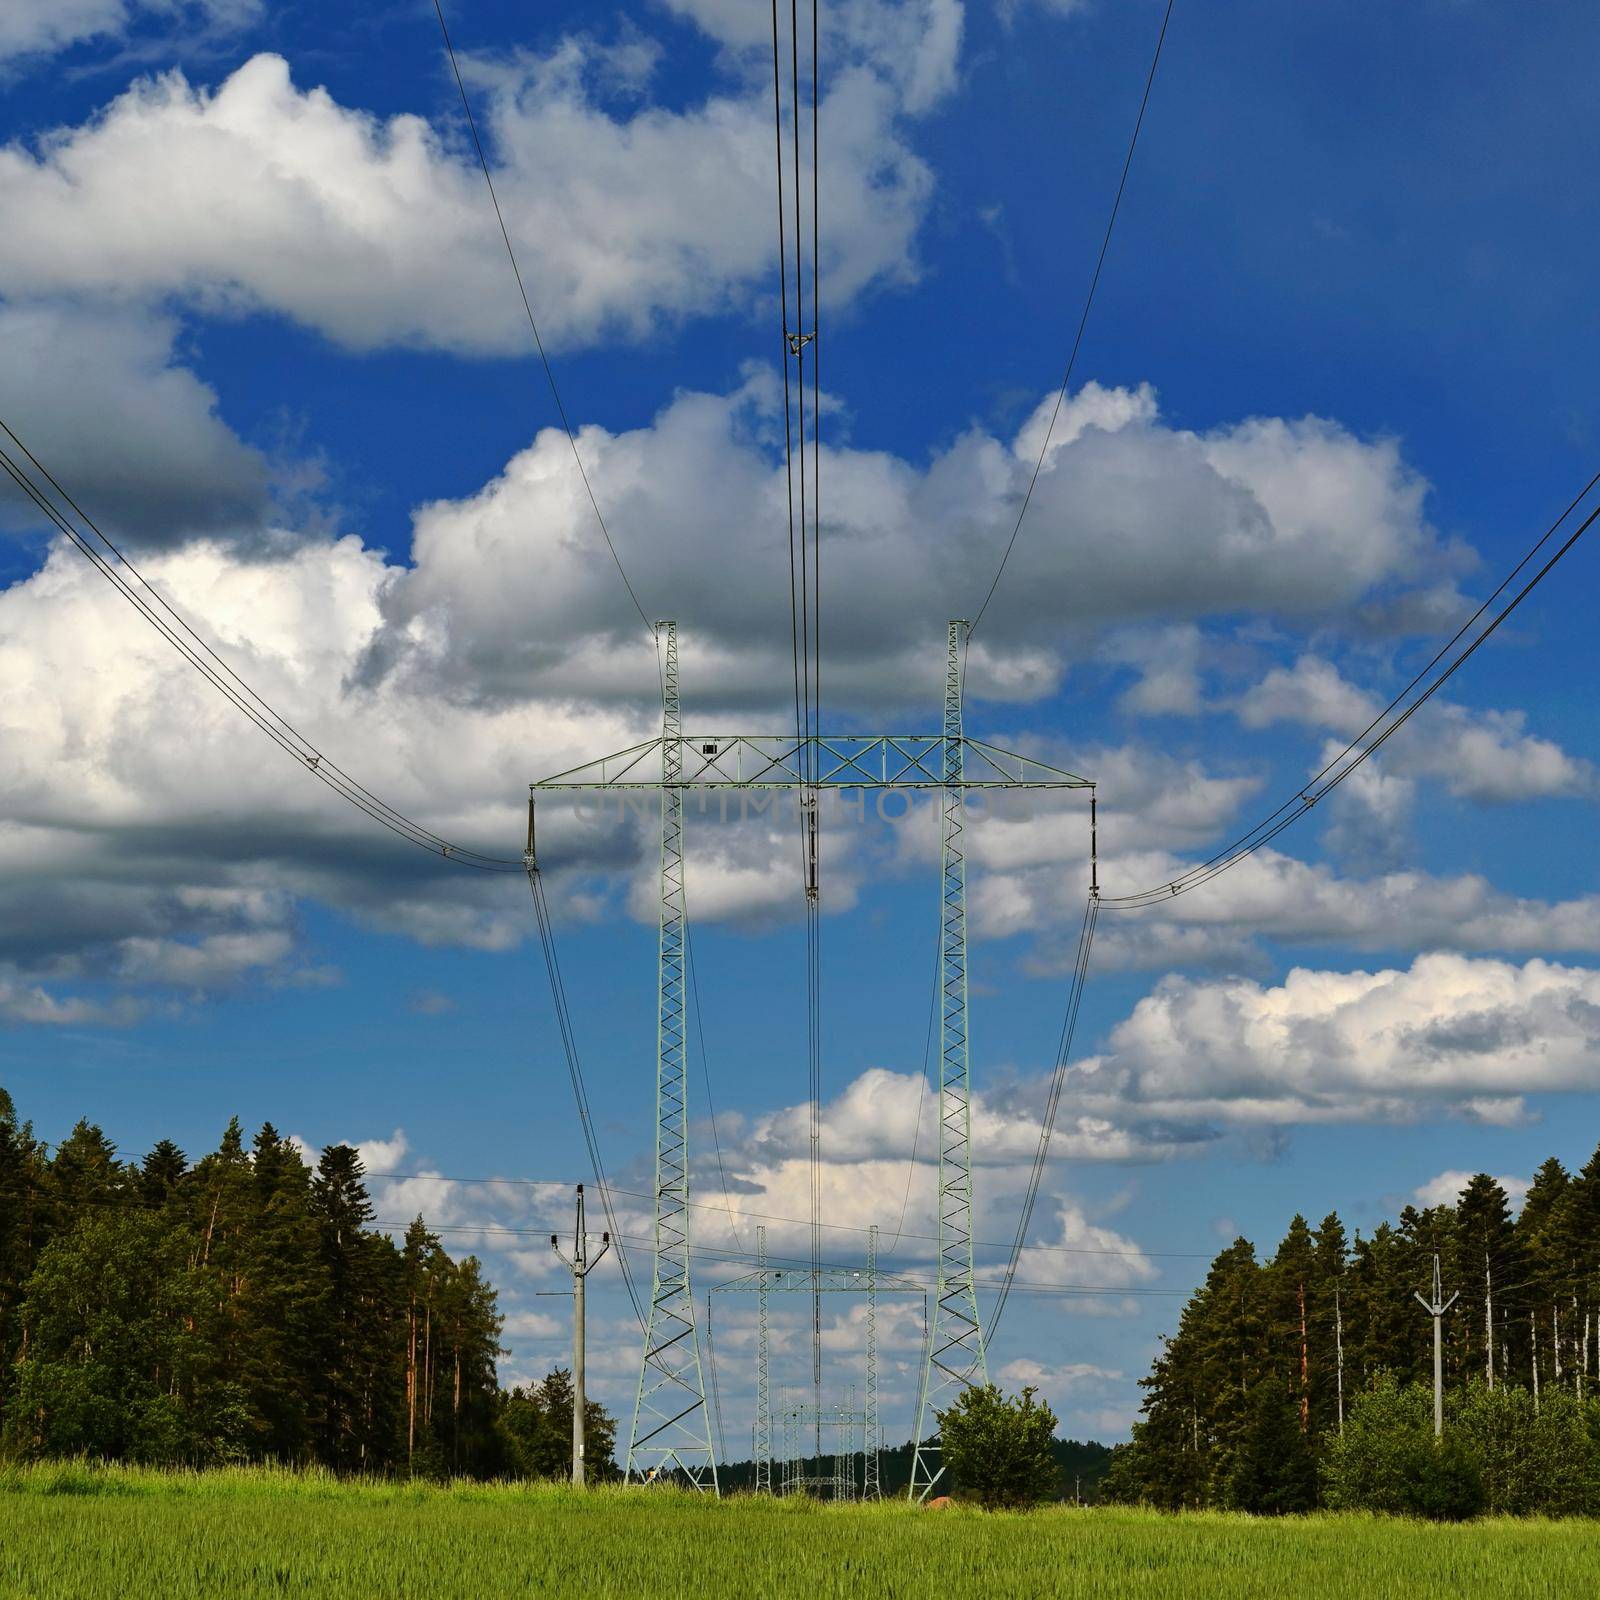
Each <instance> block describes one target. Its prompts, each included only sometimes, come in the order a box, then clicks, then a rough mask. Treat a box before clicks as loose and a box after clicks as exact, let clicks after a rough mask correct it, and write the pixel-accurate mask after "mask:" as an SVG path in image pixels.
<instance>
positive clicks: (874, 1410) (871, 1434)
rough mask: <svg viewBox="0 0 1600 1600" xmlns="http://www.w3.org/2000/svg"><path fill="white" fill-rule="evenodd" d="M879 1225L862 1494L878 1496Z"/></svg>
mask: <svg viewBox="0 0 1600 1600" xmlns="http://www.w3.org/2000/svg"><path fill="white" fill-rule="evenodd" d="M878 1431H879V1430H878V1226H877V1224H876V1223H874V1224H873V1225H872V1226H871V1227H870V1228H868V1229H867V1421H866V1438H865V1439H864V1440H863V1441H862V1445H863V1449H862V1455H863V1461H862V1465H861V1498H862V1499H863V1500H879V1499H882V1497H883V1482H882V1479H881V1478H880V1476H879V1472H878Z"/></svg>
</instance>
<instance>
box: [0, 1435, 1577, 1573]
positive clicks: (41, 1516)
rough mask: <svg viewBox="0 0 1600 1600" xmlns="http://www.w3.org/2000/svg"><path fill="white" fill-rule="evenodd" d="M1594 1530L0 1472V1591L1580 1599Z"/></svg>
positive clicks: (82, 1471)
mask: <svg viewBox="0 0 1600 1600" xmlns="http://www.w3.org/2000/svg"><path fill="white" fill-rule="evenodd" d="M1596 1573H1600V1523H1593V1522H1566V1523H1557V1522H1511V1521H1488V1522H1480V1523H1476V1524H1473V1525H1470V1526H1467V1527H1459V1528H1448V1527H1432V1526H1428V1525H1423V1524H1414V1523H1403V1522H1386V1521H1380V1520H1377V1519H1373V1518H1366V1517H1333V1516H1322V1517H1308V1518H1302V1519H1294V1520H1291V1521H1286V1522H1268V1521H1255V1520H1252V1519H1250V1518H1247V1517H1236V1516H1222V1515H1195V1516H1184V1517H1164V1516H1159V1515H1155V1514H1153V1513H1147V1512H1139V1511H1126V1510H1115V1509H1108V1510H1089V1511H1074V1510H1068V1509H1065V1508H1056V1509H1051V1510H1046V1511H1038V1512H1033V1513H1028V1514H1022V1515H986V1514H984V1513H982V1512H977V1511H968V1510H962V1509H955V1510H944V1511H922V1510H913V1509H911V1508H909V1507H907V1506H905V1505H903V1504H899V1503H896V1504H887V1505H882V1506H876V1507H861V1506H854V1507H852V1506H840V1507H829V1506H820V1505H808V1504H806V1503H804V1502H796V1501H778V1502H774V1501H754V1500H728V1501H724V1502H723V1503H721V1504H717V1503H714V1502H711V1501H706V1500H700V1499H694V1498H689V1497H686V1496H681V1495H677V1494H674V1493H671V1492H660V1491H643V1490H615V1489H612V1490H601V1491H597V1492H593V1493H590V1494H588V1495H585V1496H578V1495H574V1494H572V1493H571V1492H570V1491H568V1490H565V1489H560V1488H545V1487H539V1488H527V1487H512V1486H509V1485H490V1486H465V1485H463V1486H456V1487H448V1488H436V1487H430V1486H422V1485H395V1484H351V1483H344V1482H338V1481H335V1480H333V1479H331V1478H327V1477H318V1476H305V1475H299V1474H292V1473H280V1472H268V1471H238V1472H219V1473H209V1474H205V1475H187V1474H174V1473H156V1472H142V1471H137V1470H123V1469H109V1470H101V1469H90V1468H86V1467H82V1466H74V1465H65V1466H44V1467H33V1468H24V1469H0V1595H3V1596H5V1597H6V1600H10V1597H12V1596H20V1597H27V1600H140V1597H143V1596H146V1595H148V1596H159V1597H161V1600H189V1597H191V1596H195V1597H197V1596H206V1597H207V1600H217V1597H228V1600H254V1597H256V1596H268V1595H271V1596H285V1595H306V1596H317V1597H337V1600H366V1597H368V1596H372V1597H378V1596H381V1597H383V1600H412V1597H415V1600H498V1597H500V1596H508V1597H509V1596H517V1597H518V1600H531V1597H540V1596H561V1595H574V1596H578V1595H583V1596H604V1597H611V1596H617V1597H627V1600H636V1597H642V1596H647V1595H650V1594H653V1593H654V1594H662V1595H667V1596H686V1597H694V1600H720V1597H721V1596H729V1597H743V1596H750V1595H756V1596H765V1595H784V1596H790V1595H796V1596H802V1597H804V1600H820V1597H825V1596H834V1595H869V1596H874V1597H876V1596H894V1597H899V1596H906V1597H911V1596H919V1597H921V1596H927V1595H930V1594H934V1593H936V1592H937V1591H938V1590H939V1589H940V1588H941V1587H942V1588H943V1590H944V1592H945V1593H947V1594H954V1595H961V1596H978V1595H982V1596H986V1597H987V1596H1006V1597H1011V1596H1027V1595H1052V1596H1054V1595H1062V1596H1079V1595H1082V1596H1091V1595H1092V1596H1096V1597H1116V1596H1123V1595H1127V1596H1130V1597H1132V1596H1138V1597H1140V1600H1167V1597H1169V1596H1170V1597H1174V1600H1175V1597H1179V1596H1183V1597H1197V1600H1203V1597H1209V1596H1217V1597H1223V1596H1226V1597H1228V1600H1245V1597H1253V1596H1263V1597H1265V1596H1271V1597H1273V1600H1282V1597H1284V1596H1300V1595H1309V1596H1313V1597H1315V1600H1339V1597H1343V1596H1347V1595H1348V1596H1365V1595H1372V1596H1383V1597H1388V1596H1394V1597H1395V1600H1401V1597H1404V1600H1414V1597H1415V1596H1416V1595H1417V1594H1419V1593H1421V1594H1442V1595H1467V1596H1472V1597H1473V1600H1481V1597H1492V1596H1500V1595H1517V1596H1521V1595H1539V1596H1548V1595H1557V1594H1580V1593H1584V1592H1586V1591H1587V1590H1588V1589H1589V1588H1591V1587H1592V1586H1593V1583H1594V1579H1595V1575H1596Z"/></svg>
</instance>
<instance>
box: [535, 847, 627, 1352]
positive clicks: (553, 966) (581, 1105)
mask: <svg viewBox="0 0 1600 1600" xmlns="http://www.w3.org/2000/svg"><path fill="white" fill-rule="evenodd" d="M530 827H531V825H530ZM528 887H529V889H530V890H531V891H532V894H533V911H534V917H535V919H536V921H537V922H538V924H539V945H540V948H541V949H542V951H543V952H544V964H545V971H546V973H547V974H548V975H549V979H550V1001H551V1004H552V1005H553V1006H554V1008H555V1013H556V1025H557V1027H558V1029H559V1030H560V1033H561V1048H562V1051H563V1053H564V1054H565V1056H566V1060H567V1075H568V1076H569V1077H570V1078H571V1080H572V1095H573V1099H574V1100H575V1101H576V1103H577V1107H578V1121H579V1122H580V1123H581V1124H582V1125H583V1142H584V1144H585V1145H586V1146H587V1147H588V1151H589V1164H590V1166H591V1167H592V1168H593V1169H594V1176H595V1183H596V1186H597V1187H598V1188H599V1190H600V1204H601V1205H602V1206H603V1207H604V1208H605V1214H606V1224H607V1226H608V1227H609V1229H610V1231H611V1236H612V1238H613V1239H614V1240H615V1241H616V1245H617V1265H618V1266H619V1267H620V1268H621V1270H622V1281H623V1284H624V1285H625V1286H626V1288H627V1291H628V1299H629V1301H630V1302H631V1303H632V1306H633V1314H634V1316H635V1317H637V1318H638V1319H639V1326H640V1327H641V1328H642V1327H644V1325H645V1319H644V1309H643V1307H642V1306H641V1305H640V1302H639V1295H638V1292H637V1290H636V1289H635V1288H634V1284H633V1272H632V1270H631V1268H630V1267H629V1264H628V1252H627V1249H626V1247H625V1246H624V1244H623V1239H622V1230H621V1229H620V1228H619V1227H618V1226H617V1219H616V1215H615V1213H614V1212H613V1210H612V1206H611V1193H610V1188H611V1186H610V1184H609V1183H607V1181H606V1169H605V1163H604V1162H603V1161H602V1160H601V1159H600V1143H599V1140H598V1139H597V1138H596V1137H595V1131H594V1117H593V1115H592V1114H591V1112H590V1110H589V1090H588V1086H587V1084H586V1083H585V1082H584V1076H583V1063H582V1061H581V1060H580V1058H579V1056H578V1041H577V1035H576V1033H575V1032H574V1030H573V1027H572V1016H571V1013H570V1011H569V1010H568V1007H567V991H566V985H565V984H564V983H563V982H562V978H561V963H560V961H559V960H558V958H557V955H556V945H555V932H554V930H553V929H552V927H551V925H550V914H549V911H548V909H547V907H546V906H545V899H544V881H543V879H542V877H541V875H540V873H539V871H538V869H537V868H536V867H533V866H530V867H529V868H528Z"/></svg>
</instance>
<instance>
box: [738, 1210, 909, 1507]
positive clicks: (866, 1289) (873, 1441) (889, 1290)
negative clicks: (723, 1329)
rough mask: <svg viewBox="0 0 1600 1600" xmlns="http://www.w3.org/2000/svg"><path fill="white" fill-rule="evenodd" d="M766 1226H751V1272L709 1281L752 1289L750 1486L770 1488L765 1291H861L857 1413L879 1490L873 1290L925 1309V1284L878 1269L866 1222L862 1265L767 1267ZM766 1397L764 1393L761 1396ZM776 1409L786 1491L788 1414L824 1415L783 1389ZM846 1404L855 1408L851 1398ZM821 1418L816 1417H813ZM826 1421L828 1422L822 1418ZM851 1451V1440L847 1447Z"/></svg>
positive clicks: (871, 1487)
mask: <svg viewBox="0 0 1600 1600" xmlns="http://www.w3.org/2000/svg"><path fill="white" fill-rule="evenodd" d="M766 1255H767V1241H766V1230H765V1229H764V1228H761V1229H757V1231H756V1257H757V1260H758V1261H760V1262H762V1263H763V1264H762V1265H761V1266H758V1267H757V1268H756V1270H755V1271H754V1272H747V1273H744V1274H743V1275H742V1276H740V1277H737V1278H730V1279H729V1280H728V1281H727V1282H726V1283H719V1284H716V1285H714V1286H713V1287H712V1290H711V1293H712V1294H754V1295H755V1297H756V1487H757V1489H758V1490H760V1489H761V1488H762V1486H763V1482H764V1483H765V1487H766V1488H767V1489H768V1490H770V1489H771V1488H772V1461H771V1455H772V1432H773V1428H772V1411H771V1400H770V1395H771V1389H770V1387H769V1374H768V1328H767V1296H768V1295H769V1294H808V1295H823V1294H865V1295H866V1297H867V1403H866V1409H865V1410H864V1411H862V1412H861V1413H860V1414H859V1420H860V1423H861V1426H862V1427H863V1428H864V1429H865V1430H866V1454H867V1465H866V1472H867V1477H866V1483H867V1486H868V1487H867V1491H866V1492H867V1495H868V1498H871V1499H876V1498H878V1496H879V1494H880V1492H881V1491H880V1489H879V1483H880V1476H879V1465H878V1432H879V1429H878V1295H879V1293H880V1292H882V1293H885V1294H910V1295H920V1296H921V1297H922V1303H923V1310H924V1314H926V1310H927V1303H928V1291H927V1288H926V1287H925V1285H923V1284H921V1283H918V1282H916V1281H915V1280H914V1279H911V1278H899V1277H895V1276H893V1275H892V1274H889V1273H883V1272H879V1271H878V1267H877V1256H878V1230H877V1229H876V1228H871V1229H869V1230H868V1234H867V1270H866V1271H865V1272H862V1271H860V1270H859V1269H858V1268H855V1267H823V1268H822V1269H821V1270H820V1271H817V1272H813V1271H812V1270H811V1268H809V1267H768V1266H766V1265H765V1261H766ZM763 1397H767V1398H765V1399H764V1398H763ZM779 1409H780V1411H781V1412H782V1415H783V1418H784V1430H785V1431H784V1434H783V1444H782V1449H783V1455H782V1457H781V1458H780V1461H779V1466H778V1487H779V1491H780V1492H787V1490H788V1488H789V1487H791V1484H790V1480H791V1478H792V1477H793V1475H794V1473H795V1472H796V1471H798V1468H795V1467H793V1466H792V1464H791V1462H790V1459H789V1458H790V1456H791V1455H792V1453H793V1449H794V1448H795V1445H796V1443H797V1440H794V1439H791V1438H790V1428H791V1424H792V1425H793V1426H794V1427H798V1426H799V1424H798V1423H796V1422H794V1420H793V1419H794V1418H795V1417H798V1416H801V1415H802V1414H803V1415H804V1416H806V1417H808V1418H810V1420H811V1424H812V1427H813V1429H815V1428H816V1427H818V1426H821V1425H822V1424H823V1423H826V1421H827V1416H828V1412H827V1408H826V1407H823V1408H821V1409H820V1410H819V1408H818V1407H817V1405H815V1404H813V1405H811V1406H802V1405H800V1404H799V1402H797V1401H791V1400H790V1399H789V1394H788V1390H786V1389H784V1390H780V1391H779ZM849 1410H850V1411H851V1413H852V1414H855V1401H854V1400H853V1399H852V1400H851V1402H850V1406H849ZM819 1418H821V1419H822V1422H821V1423H819V1421H818V1419H819ZM828 1425H829V1426H831V1424H828ZM763 1440H765V1441H766V1444H765V1452H766V1456H767V1460H766V1466H765V1473H764V1474H763V1470H762V1453H763V1445H762V1441H763ZM851 1449H852V1451H853V1450H854V1446H852V1447H851Z"/></svg>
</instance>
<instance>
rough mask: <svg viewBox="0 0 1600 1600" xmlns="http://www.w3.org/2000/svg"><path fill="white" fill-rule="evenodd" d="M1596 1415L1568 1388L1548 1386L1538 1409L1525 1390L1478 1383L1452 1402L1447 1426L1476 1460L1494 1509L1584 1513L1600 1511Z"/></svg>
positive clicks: (1555, 1514)
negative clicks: (1491, 1386)
mask: <svg viewBox="0 0 1600 1600" xmlns="http://www.w3.org/2000/svg"><path fill="white" fill-rule="evenodd" d="M1597 1420H1600V1417H1597V1412H1596V1408H1595V1407H1594V1405H1593V1404H1587V1405H1586V1404H1585V1403H1584V1402H1583V1401H1581V1400H1579V1399H1578V1398H1577V1396H1575V1395H1574V1394H1572V1393H1571V1392H1570V1391H1569V1390H1566V1389H1547V1390H1546V1391H1545V1393H1544V1395H1543V1396H1542V1397H1541V1399H1540V1402H1539V1404H1538V1406H1537V1407H1536V1406H1535V1405H1534V1401H1533V1396H1532V1395H1531V1394H1530V1393H1529V1392H1528V1391H1527V1390H1526V1389H1510V1388H1507V1387H1506V1386H1505V1385H1503V1384H1502V1385H1501V1386H1500V1387H1499V1388H1497V1389H1490V1388H1489V1387H1488V1386H1487V1385H1486V1384H1483V1383H1480V1382H1477V1381H1474V1382H1473V1383H1472V1385H1471V1386H1470V1387H1469V1388H1468V1390H1467V1392H1466V1394H1465V1395H1464V1396H1459V1397H1456V1398H1454V1399H1453V1400H1452V1402H1451V1405H1450V1408H1449V1412H1448V1430H1449V1432H1450V1434H1451V1435H1452V1437H1455V1438H1458V1439H1460V1440H1461V1442H1462V1443H1463V1444H1464V1445H1465V1446H1466V1447H1467V1448H1468V1449H1469V1450H1470V1451H1471V1452H1472V1454H1473V1456H1474V1457H1475V1458H1476V1460H1477V1461H1478V1463H1479V1466H1480V1467H1481V1469H1482V1472H1483V1483H1484V1491H1485V1493H1486V1495H1487V1497H1488V1506H1489V1509H1490V1510H1491V1511H1496V1512H1503V1513H1506V1514H1508V1515H1510V1516H1519V1517H1521V1516H1535V1515H1542V1516H1551V1517H1567V1516H1582V1515H1585V1514H1590V1513H1593V1512H1595V1511H1597V1510H1600V1448H1597V1444H1596V1438H1595V1433H1594V1427H1595V1424H1596V1421H1597Z"/></svg>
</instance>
